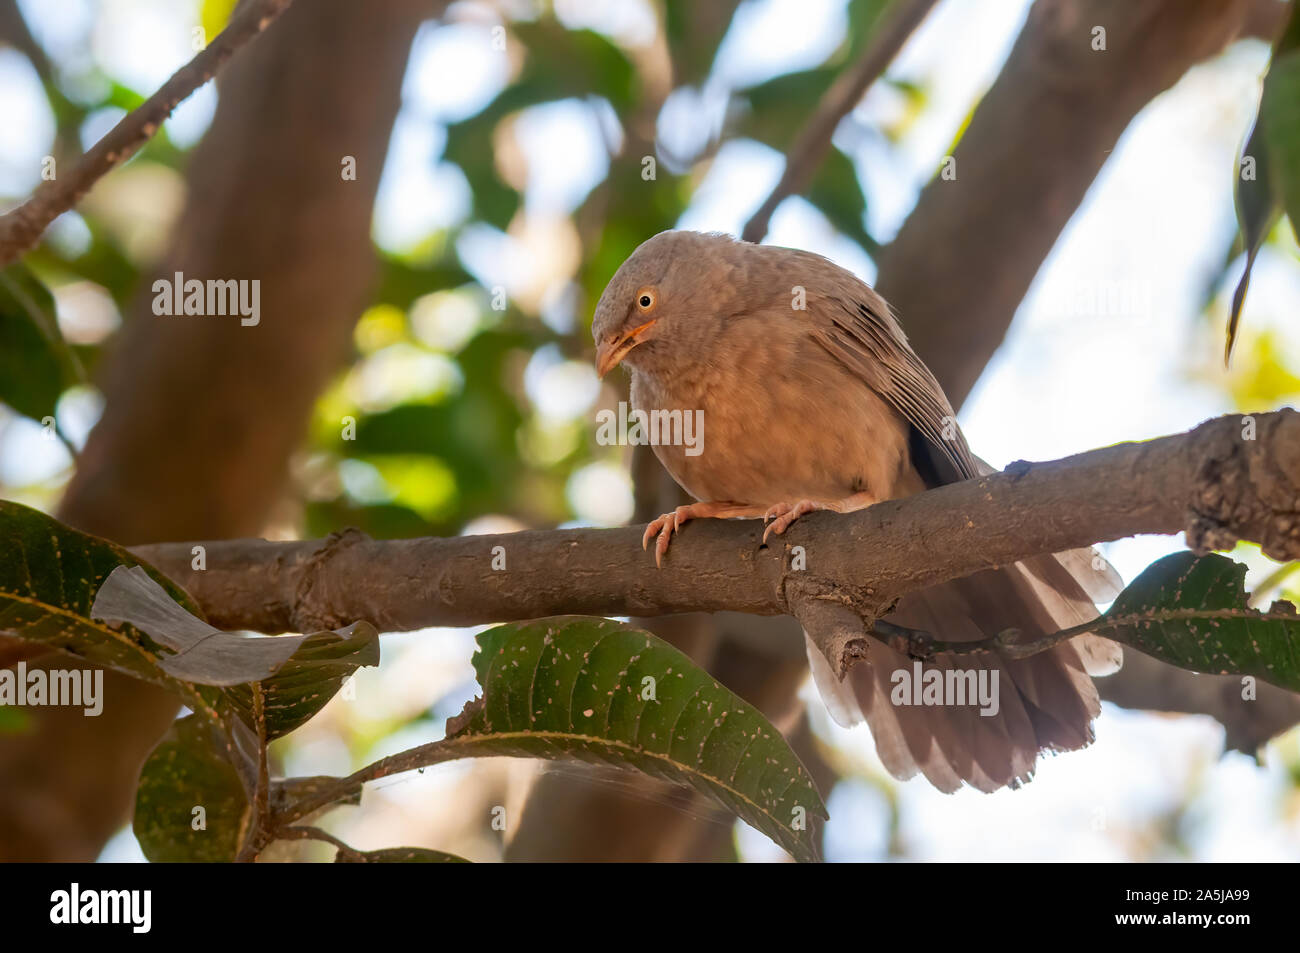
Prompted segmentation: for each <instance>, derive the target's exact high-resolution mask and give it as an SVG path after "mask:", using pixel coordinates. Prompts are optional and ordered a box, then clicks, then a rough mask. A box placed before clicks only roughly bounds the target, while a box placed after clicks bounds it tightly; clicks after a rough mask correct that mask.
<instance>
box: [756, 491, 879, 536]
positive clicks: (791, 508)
mask: <svg viewBox="0 0 1300 953" xmlns="http://www.w3.org/2000/svg"><path fill="white" fill-rule="evenodd" d="M878 502H879V500H877V499H876V498H875V497H874V496H872V495H871V494H870V493H866V492H862V493H854V494H853V495H852V496H846V497H844V499H842V500H799V501H798V502H797V503H773V504H772V506H771V507H769V508H768V511H767V512H766V513H764V514H763V522H764V523H767V529H765V530H764V531H763V542H764V543H766V542H767V538H768V536H770V535H772V534H773V533H776V535H778V536H781V535H783V534H784V533H785V531H786V530H788V529H789V528H790V526H791V524H793V523H794V521H795V520H797V519H798V518H799V517H801V516H805V515H807V514H808V513H812V512H814V511H816V510H831V511H832V512H835V513H852V512H854V511H855V510H864V509H866V508H867V507H868V506H871V505H872V504H873V503H878Z"/></svg>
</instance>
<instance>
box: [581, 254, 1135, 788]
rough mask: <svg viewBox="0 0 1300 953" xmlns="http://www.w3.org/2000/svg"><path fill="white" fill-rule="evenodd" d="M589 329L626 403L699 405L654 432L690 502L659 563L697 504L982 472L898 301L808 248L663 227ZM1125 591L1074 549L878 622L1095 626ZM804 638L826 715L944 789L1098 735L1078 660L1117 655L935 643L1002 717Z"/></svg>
mask: <svg viewBox="0 0 1300 953" xmlns="http://www.w3.org/2000/svg"><path fill="white" fill-rule="evenodd" d="M592 334H593V335H594V337H595V339H596V346H597V347H596V365H597V371H598V373H599V374H600V375H601V376H602V377H603V376H604V375H605V374H606V373H608V372H609V371H610V370H611V369H612V368H613V367H615V366H616V365H618V364H620V363H621V364H623V365H624V366H626V367H627V368H628V370H629V371H630V372H631V377H632V380H631V403H632V406H633V409H634V410H643V411H647V412H650V411H655V410H660V411H669V412H671V411H682V412H684V413H685V412H694V411H701V412H702V421H703V423H704V425H705V427H704V431H703V434H702V435H701V436H702V439H701V440H700V442H699V446H698V447H697V448H696V449H695V450H694V451H692V452H688V450H689V448H688V447H686V446H684V445H674V444H665V443H663V442H660V443H658V444H656V445H655V446H654V452H655V454H656V456H658V458H659V460H660V462H661V463H663V465H664V466H665V467H666V468H667V470H668V472H669V473H671V474H672V476H673V478H674V479H675V480H676V481H677V482H678V483H679V484H680V485H681V486H682V487H683V488H684V489H685V490H686V491H687V492H688V493H690V495H691V496H693V497H695V499H696V500H698V501H699V502H696V503H692V504H690V505H688V506H682V507H678V508H677V510H676V511H675V512H673V513H666V514H664V515H663V516H661V517H659V518H658V519H657V520H655V521H653V522H652V523H650V525H649V526H648V527H647V528H646V532H645V536H644V537H643V540H642V545H643V546H645V545H648V543H649V541H650V540H651V539H652V538H655V540H656V541H655V560H656V563H659V562H660V561H661V560H662V558H663V557H664V555H665V553H666V552H667V550H668V547H669V543H670V541H671V539H672V537H673V534H674V533H676V532H677V530H679V529H680V528H681V525H682V524H683V523H684V522H686V521H687V520H690V519H693V518H698V517H718V518H727V517H758V516H762V517H763V518H764V519H765V520H767V521H769V525H768V527H767V530H766V531H765V533H764V539H765V540H766V539H767V538H768V535H769V534H771V533H775V534H777V535H780V534H783V533H784V532H785V531H786V529H787V528H788V527H789V526H790V524H791V523H793V522H794V521H795V520H797V519H798V518H799V517H800V516H802V515H804V514H805V513H809V512H812V511H814V510H834V511H837V512H840V513H847V512H852V511H854V510H859V509H863V508H865V507H867V506H870V505H872V504H873V503H877V502H880V501H882V500H888V499H894V498H897V497H903V496H908V495H910V494H913V493H919V492H921V491H923V490H925V489H927V488H930V487H934V486H940V485H942V484H945V483H952V482H957V481H960V480H966V479H970V478H972V477H976V476H978V475H980V474H981V473H987V472H990V470H991V468H989V467H987V466H986V465H984V464H982V462H981V461H979V460H978V459H977V458H976V457H975V456H974V455H973V454H972V453H971V451H970V448H969V447H968V446H967V444H966V440H965V437H963V436H962V433H961V430H960V428H959V427H958V426H957V423H956V418H955V415H954V413H953V410H952V407H951V405H950V404H949V402H948V399H947V397H946V396H944V393H943V390H942V388H940V386H939V384H938V382H937V381H936V380H935V378H934V375H933V374H931V373H930V371H929V369H928V368H927V367H926V366H925V365H924V364H923V363H922V362H921V360H920V358H919V357H917V356H916V354H915V352H913V350H912V348H911V346H910V345H909V344H908V343H907V338H906V337H905V336H904V334H903V331H902V328H900V327H899V325H898V322H897V321H896V320H895V319H894V316H893V314H892V313H891V311H890V308H889V306H888V305H887V304H886V303H885V301H884V300H883V299H882V298H881V297H880V296H879V295H878V294H876V292H875V291H874V290H872V289H871V287H870V286H868V285H867V284H866V283H865V282H863V281H861V280H860V279H858V278H857V277H855V276H854V275H853V274H851V273H850V272H848V271H846V270H844V269H843V268H840V267H839V266H837V265H835V264H834V263H832V262H830V261H828V260H827V259H825V258H823V257H821V256H819V255H814V254H811V253H809V252H805V251H799V250H797V249H792V248H779V247H775V246H771V245H755V244H752V243H749V242H742V241H738V240H735V239H733V238H731V237H729V236H727V235H721V234H701V233H698V232H688V231H668V232H662V233H660V234H659V235H656V236H655V237H654V238H651V239H650V240H649V241H647V242H645V243H644V244H642V245H641V246H640V247H639V248H638V249H637V250H636V251H635V252H633V254H632V255H631V257H629V258H628V260H627V261H626V262H624V263H623V265H622V267H621V268H619V270H618V272H617V273H616V274H615V275H614V277H613V278H612V279H611V280H610V282H609V285H608V286H607V287H606V289H605V292H604V294H603V295H602V296H601V299H600V302H599V303H598V304H597V306H596V313H595V317H594V320H593V324H592ZM1119 588H1120V587H1119V578H1118V575H1117V574H1116V573H1115V572H1114V570H1113V569H1111V568H1110V566H1109V565H1107V564H1106V563H1105V562H1104V560H1101V558H1100V557H1099V556H1097V555H1096V554H1095V553H1094V552H1093V551H1091V550H1076V551H1072V552H1069V553H1061V554H1057V555H1056V556H1043V557H1038V558H1036V559H1032V560H1026V561H1025V562H1022V563H1018V564H1016V565H1014V566H1009V567H1004V568H1001V569H997V570H988V571H985V572H980V573H977V574H975V575H972V576H968V577H965V578H962V579H956V580H952V581H951V582H948V583H944V584H943V585H940V586H936V587H934V588H931V589H928V590H925V591H924V592H920V593H916V594H913V595H911V596H908V597H905V598H903V599H902V600H900V601H899V603H898V605H897V606H896V607H895V609H894V611H893V613H892V614H891V615H889V616H887V617H886V621H889V622H891V623H893V624H895V625H900V626H905V627H907V628H911V629H917V630H922V631H925V632H927V633H929V634H931V635H932V636H933V637H934V638H936V639H939V640H943V641H973V640H978V639H985V638H989V637H992V636H994V635H996V634H998V633H999V632H1002V631H1004V630H1006V629H1011V628H1015V629H1019V630H1021V632H1022V633H1024V635H1025V636H1027V637H1033V636H1036V635H1041V634H1047V633H1052V632H1056V631H1058V630H1060V629H1063V628H1066V627H1068V626H1074V625H1078V624H1082V623H1085V622H1088V621H1091V620H1092V619H1094V618H1096V617H1097V609H1096V606H1095V605H1094V602H1093V600H1094V599H1095V600H1098V601H1103V600H1107V599H1111V598H1113V597H1114V596H1115V595H1116V594H1117V593H1118V591H1119ZM806 642H807V648H808V659H809V664H810V666H811V668H812V671H813V675H814V678H815V680H816V682H817V686H818V689H819V691H820V693H821V695H822V698H823V699H824V701H825V702H826V705H827V707H828V709H829V710H830V712H831V714H832V716H833V717H834V718H835V719H836V720H837V721H838V722H840V723H841V724H846V725H847V724H852V723H855V722H860V721H862V720H864V719H865V721H866V722H867V723H868V725H869V726H870V729H871V732H872V735H873V737H874V739H875V742H876V748H877V751H878V752H879V754H880V758H881V760H882V761H883V763H884V764H885V766H886V767H887V768H888V769H889V771H890V772H891V773H892V774H893V775H894V776H895V777H898V778H904V779H905V778H910V777H913V776H914V775H915V774H916V773H917V772H918V771H919V772H921V773H922V774H923V775H924V776H925V777H926V778H928V779H929V780H930V782H931V783H933V784H934V785H935V786H936V787H938V788H939V789H940V790H943V791H955V790H957V789H958V788H960V787H961V785H962V783H963V782H965V783H966V784H969V785H971V786H973V787H976V788H978V789H980V790H982V791H993V790H996V789H998V788H1000V787H1003V786H1006V785H1011V786H1017V785H1019V784H1021V783H1023V782H1025V781H1027V780H1029V779H1030V777H1031V776H1032V774H1033V771H1034V767H1035V763H1036V760H1037V757H1038V753H1039V752H1040V751H1067V750H1073V749H1076V748H1081V747H1083V746H1085V745H1087V744H1089V743H1090V742H1091V741H1092V739H1093V730H1092V720H1093V719H1094V718H1095V717H1096V716H1097V714H1098V712H1099V711H1100V702H1099V701H1098V697H1097V691H1096V687H1095V686H1094V685H1093V682H1092V679H1091V678H1090V677H1089V675H1090V673H1091V674H1097V675H1101V674H1107V673H1108V672H1111V671H1114V670H1115V669H1117V668H1118V667H1119V663H1120V649H1119V646H1118V645H1116V644H1115V643H1113V642H1110V641H1108V640H1105V639H1102V638H1099V637H1096V636H1091V635H1085V636H1080V637H1077V638H1075V639H1072V640H1071V641H1069V642H1066V643H1063V644H1061V645H1058V646H1056V647H1055V648H1053V649H1051V650H1049V651H1046V652H1041V653H1039V654H1037V655H1034V656H1032V657H1029V658H1026V659H1019V660H1014V659H1005V658H1001V657H997V656H989V655H971V656H957V655H952V654H942V655H938V656H936V658H935V659H934V660H933V661H931V662H927V663H925V665H924V667H923V669H924V671H925V672H930V671H932V670H937V671H939V672H941V673H942V672H945V671H950V670H958V671H963V672H970V671H973V670H974V671H977V673H978V670H983V674H984V676H985V677H986V679H987V682H988V683H989V684H992V685H994V686H996V691H997V703H996V714H981V706H980V705H979V703H973V704H972V703H968V704H963V705H958V704H952V703H951V699H949V702H950V703H949V704H917V703H916V702H918V701H919V700H920V699H919V698H917V697H911V696H909V695H908V694H906V693H902V692H900V691H899V688H900V686H901V684H902V683H903V682H905V681H907V680H908V679H909V678H911V677H912V675H913V674H914V672H915V670H914V669H913V665H914V663H913V662H912V660H910V659H908V658H906V657H904V656H903V655H901V654H900V653H898V652H896V651H894V650H893V649H892V648H890V647H889V646H887V645H885V644H884V643H875V642H873V643H872V645H871V647H870V650H869V653H868V658H867V659H866V660H864V661H862V662H859V663H858V664H857V665H854V666H853V667H851V668H850V669H849V671H848V673H847V674H846V675H845V677H844V680H843V681H840V680H838V679H837V678H836V677H835V676H834V674H833V673H832V670H831V667H830V664H829V663H828V662H827V660H826V659H825V658H824V657H823V656H822V653H821V651H820V650H819V649H817V648H816V646H815V645H814V644H813V642H812V641H811V639H806ZM995 678H996V681H994V679H995ZM919 694H920V686H917V695H919ZM909 701H910V702H911V703H910V704H909V703H908V702H909ZM966 701H967V702H971V701H972V699H966ZM983 707H984V709H985V710H986V711H987V710H988V709H989V708H990V706H988V705H985V706H983Z"/></svg>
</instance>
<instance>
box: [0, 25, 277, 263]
mask: <svg viewBox="0 0 1300 953" xmlns="http://www.w3.org/2000/svg"><path fill="white" fill-rule="evenodd" d="M291 2H292V0H248V2H246V3H244V4H243V5H242V6H241V7H240V8H239V9H238V10H237V11H236V12H235V15H234V16H233V17H231V20H230V24H229V25H228V26H227V27H226V28H225V29H224V30H222V31H221V34H220V35H219V36H218V37H217V38H216V39H215V40H213V41H212V42H211V43H210V44H208V45H207V46H206V47H204V48H203V49H202V50H200V51H199V53H198V54H197V55H196V56H195V57H194V59H192V60H190V61H189V62H188V63H187V64H185V65H184V66H182V67H181V68H180V69H179V70H177V71H176V72H175V73H174V74H173V75H172V77H171V79H169V80H167V82H165V83H163V85H162V86H161V87H159V89H158V91H157V92H155V93H154V94H153V95H152V96H150V97H149V98H148V99H146V100H145V101H144V102H143V103H142V104H141V105H140V106H138V107H137V108H136V109H133V110H132V111H131V112H130V113H128V114H127V115H126V116H125V117H124V118H123V119H122V121H121V122H119V123H118V124H117V125H116V126H114V127H113V128H112V130H111V131H110V132H109V133H108V135H106V136H104V138H102V139H100V140H99V141H98V142H97V143H95V144H94V145H93V146H92V147H91V148H90V150H89V151H88V152H86V154H85V155H83V156H82V157H81V159H79V160H78V161H77V164H76V165H75V166H73V168H72V170H71V171H70V172H69V173H67V174H66V175H60V176H58V177H57V178H54V179H50V180H47V181H45V182H42V183H41V185H40V187H39V188H37V190H36V191H35V192H34V193H33V194H32V196H31V198H29V199H28V200H27V201H26V202H24V203H23V204H22V205H20V206H18V207H17V208H16V209H13V210H12V211H10V212H7V213H6V214H4V215H3V216H0V268H3V267H5V266H6V265H8V264H10V263H12V262H13V261H15V260H17V259H18V257H19V256H20V255H22V254H23V252H25V251H27V250H28V249H29V248H31V247H32V246H33V245H35V244H36V243H37V242H38V241H40V237H41V235H42V234H44V232H45V229H46V228H48V227H49V225H50V223H51V222H53V221H54V220H55V219H56V218H58V217H59V216H60V215H62V214H63V213H64V212H66V211H68V209H70V208H72V207H73V206H74V205H75V204H76V203H77V200H78V199H80V198H81V197H82V196H83V195H85V194H86V193H87V192H89V191H90V187H91V186H93V185H94V184H95V183H96V182H98V181H99V179H100V178H101V177H102V176H104V175H105V174H107V173H108V172H109V171H111V170H112V169H114V168H115V167H117V166H118V165H120V164H122V163H123V162H125V161H126V160H127V159H129V158H130V157H131V156H132V155H134V154H135V152H136V150H137V149H139V148H140V147H141V146H143V145H144V144H145V143H146V142H148V141H149V140H150V139H151V138H152V137H153V135H154V133H156V132H157V131H158V129H159V127H160V126H161V125H162V123H163V120H164V119H166V118H167V117H168V116H170V115H171V113H172V110H173V109H175V108H176V107H177V105H179V104H180V102H181V101H182V100H183V99H185V98H186V97H188V96H189V95H190V94H191V93H192V92H194V91H195V90H196V89H198V88H199V87H200V86H202V85H203V84H204V83H206V82H207V81H208V80H210V79H212V77H213V76H215V75H216V74H217V70H219V69H220V68H221V67H222V66H223V65H225V63H226V61H227V60H229V59H230V58H231V57H232V56H234V54H235V52H236V51H237V50H238V49H239V48H240V47H241V46H243V45H244V44H245V43H247V42H248V41H249V40H251V39H252V38H253V37H255V36H256V35H257V34H259V33H261V32H262V31H263V30H264V29H266V28H267V26H269V25H270V23H271V21H272V20H274V19H275V18H276V17H278V16H279V15H280V14H281V13H283V12H284V10H285V8H286V7H288V6H289V4H290V3H291Z"/></svg>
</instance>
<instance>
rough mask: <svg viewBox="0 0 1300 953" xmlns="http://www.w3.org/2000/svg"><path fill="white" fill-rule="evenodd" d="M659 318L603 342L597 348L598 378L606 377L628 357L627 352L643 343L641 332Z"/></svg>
mask: <svg viewBox="0 0 1300 953" xmlns="http://www.w3.org/2000/svg"><path fill="white" fill-rule="evenodd" d="M657 320H658V318H651V319H650V320H649V321H647V322H646V323H645V324H643V325H641V326H640V327H636V328H633V329H632V330H631V331H628V332H627V333H626V334H622V335H614V336H611V337H608V338H606V339H605V340H603V341H601V342H600V344H599V346H597V348H596V376H597V377H604V376H605V375H606V374H608V373H609V372H610V371H612V370H613V369H614V368H615V367H617V366H618V364H619V362H620V361H622V360H623V358H624V357H626V356H627V352H628V351H630V350H632V348H634V347H636V346H637V345H638V344H640V343H641V332H643V331H644V330H645V329H646V328H648V327H650V325H652V324H654V323H655V321H657Z"/></svg>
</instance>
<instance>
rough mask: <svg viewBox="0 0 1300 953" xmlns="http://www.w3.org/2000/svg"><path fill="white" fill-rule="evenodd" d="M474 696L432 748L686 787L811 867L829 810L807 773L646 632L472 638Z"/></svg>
mask: <svg viewBox="0 0 1300 953" xmlns="http://www.w3.org/2000/svg"><path fill="white" fill-rule="evenodd" d="M478 643H479V651H478V652H477V653H476V654H475V656H474V668H475V671H476V672H477V675H478V680H479V683H480V684H481V685H482V686H483V697H482V698H481V699H476V700H475V701H473V702H471V703H470V704H469V705H467V706H466V708H465V711H464V712H462V714H461V715H460V716H459V717H458V718H456V719H454V720H453V722H452V723H449V724H448V737H447V739H446V740H445V741H443V742H440V743H438V744H439V745H441V746H445V747H446V748H448V749H449V751H454V752H456V753H455V754H451V755H450V756H452V757H459V756H461V755H462V754H464V753H465V752H466V751H467V750H468V751H469V752H470V753H472V754H474V755H511V756H515V757H537V758H576V759H579V760H586V761H596V762H606V763H612V764H616V765H622V766H630V767H634V768H637V769H639V770H641V771H643V772H645V773H647V774H650V775H653V776H655V777H659V778H663V779H665V780H667V781H672V782H675V783H678V784H685V785H690V786H691V787H694V788H696V789H697V790H699V791H701V792H703V793H704V794H705V795H707V796H709V797H711V798H713V799H714V800H715V801H718V802H719V803H721V804H722V805H723V806H725V807H727V808H728V809H730V810H731V811H732V812H733V813H735V814H736V815H738V816H739V817H741V818H742V819H743V820H745V821H747V822H748V823H749V824H751V825H753V826H754V827H756V828H757V829H758V830H760V831H762V832H763V833H765V834H767V835H768V836H769V837H771V838H772V839H773V840H774V841H776V843H777V844H779V845H780V846H781V847H783V848H785V849H786V850H787V851H789V852H790V853H791V854H792V855H793V856H794V857H795V858H796V859H798V860H804V861H807V860H816V859H817V856H818V830H819V828H820V823H819V820H821V819H825V817H826V816H827V815H826V808H825V806H824V805H823V803H822V799H821V796H820V794H818V792H817V788H816V785H815V784H814V783H813V781H812V778H811V777H809V775H808V772H807V771H806V770H805V769H804V767H803V765H802V764H801V763H800V762H799V759H798V757H797V756H796V755H795V754H794V752H793V751H791V750H790V747H789V746H788V745H787V744H786V742H785V739H784V738H783V737H782V736H781V733H780V732H779V731H777V730H776V729H775V728H773V727H772V725H771V724H770V723H769V722H768V721H767V719H765V718H764V717H763V716H762V714H760V713H759V712H758V711H757V710H756V709H755V708H753V707H752V706H751V705H748V704H746V702H745V701H743V700H742V699H741V698H739V697H738V696H736V695H735V694H733V693H732V692H731V691H729V690H728V689H726V688H724V687H723V686H722V685H721V684H719V683H718V682H717V681H715V680H714V679H713V678H712V677H711V676H710V675H709V674H708V673H707V672H705V671H704V670H703V669H701V668H699V667H698V666H697V665H696V664H695V663H694V662H692V661H691V660H690V659H689V658H688V657H687V656H686V655H684V654H682V653H681V652H679V651H678V650H677V649H675V648H673V647H672V646H671V645H669V644H668V643H666V642H664V641H662V640H661V639H658V638H656V637H655V636H653V635H651V634H650V633H648V632H644V631H642V630H640V629H636V628H633V627H632V626H629V625H625V624H623V623H619V622H613V621H610V620H607V619H592V618H586V617H583V616H559V617H556V618H552V619H542V620H538V621H536V622H527V623H519V624H514V625H503V626H499V627H497V628H495V629H492V630H490V631H487V632H484V633H482V634H480V635H479V637H478Z"/></svg>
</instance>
